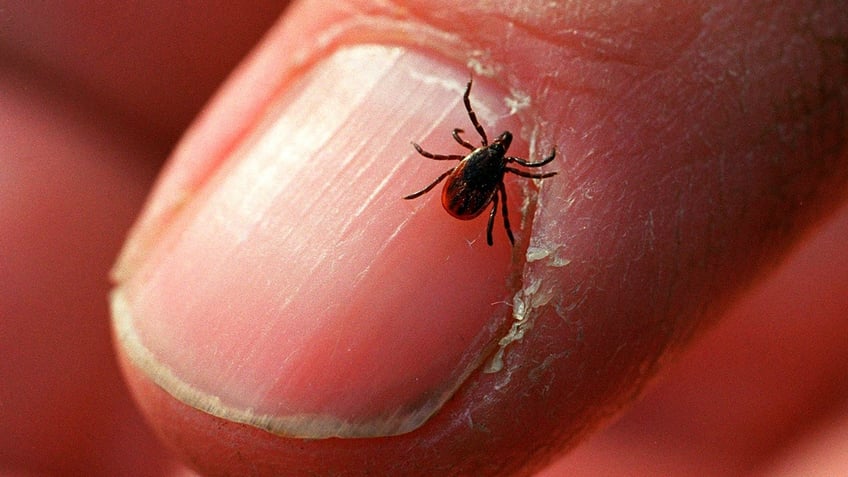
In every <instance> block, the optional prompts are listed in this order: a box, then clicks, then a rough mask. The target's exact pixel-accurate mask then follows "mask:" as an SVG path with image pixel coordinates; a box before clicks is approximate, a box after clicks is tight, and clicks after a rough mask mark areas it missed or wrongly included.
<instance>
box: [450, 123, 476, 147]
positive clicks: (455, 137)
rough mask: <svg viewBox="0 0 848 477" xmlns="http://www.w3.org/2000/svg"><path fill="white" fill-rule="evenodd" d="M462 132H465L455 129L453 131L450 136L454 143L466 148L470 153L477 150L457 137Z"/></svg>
mask: <svg viewBox="0 0 848 477" xmlns="http://www.w3.org/2000/svg"><path fill="white" fill-rule="evenodd" d="M464 132H465V131H463V130H462V129H459V128H456V129H454V130H453V134H451V135H452V136H453V138H454V139H456V142H458V143H460V144H462V145H463V146H465V147H467V148H468V149H471V150H472V151H473V150H474V149H477V148H476V147H474V144H471V143H470V142H468V141H466V140H465V139H462V138H461V137H459V135H460V134H461V133H464Z"/></svg>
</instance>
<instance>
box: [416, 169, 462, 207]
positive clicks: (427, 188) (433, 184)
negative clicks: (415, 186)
mask: <svg viewBox="0 0 848 477" xmlns="http://www.w3.org/2000/svg"><path fill="white" fill-rule="evenodd" d="M454 169H456V168H455V167H452V168H450V169H449V170H447V171H445V173H444V174H442V175H440V176H439V177H437V178H436V180H434V181H433V183H432V184H430V185H428V186H427V187H425V188H423V189H421V190H419V191H418V192H416V193H414V194H409V195H408V196H406V197H404V199H406V200H409V199H414V198H416V197H421V196H422V195H424V194H426V193H427V192H430V191H431V190H433V187H436V184H438V183H439V182H442V181H443V180H445V177H447V176H448V174H450V173H451V172H453V170H454Z"/></svg>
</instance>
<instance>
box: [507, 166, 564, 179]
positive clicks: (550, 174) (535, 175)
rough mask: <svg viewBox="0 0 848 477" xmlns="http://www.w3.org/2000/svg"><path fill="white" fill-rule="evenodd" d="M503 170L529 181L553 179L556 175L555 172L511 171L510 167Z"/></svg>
mask: <svg viewBox="0 0 848 477" xmlns="http://www.w3.org/2000/svg"><path fill="white" fill-rule="evenodd" d="M504 170H506V171H507V172H512V173H513V174H516V175H519V176H521V177H529V178H530V179H544V178H546V177H553V176H555V175H557V173H556V172H545V173H541V172H538V173H533V172H527V171H522V170H521V169H513V168H512V167H505V168H504Z"/></svg>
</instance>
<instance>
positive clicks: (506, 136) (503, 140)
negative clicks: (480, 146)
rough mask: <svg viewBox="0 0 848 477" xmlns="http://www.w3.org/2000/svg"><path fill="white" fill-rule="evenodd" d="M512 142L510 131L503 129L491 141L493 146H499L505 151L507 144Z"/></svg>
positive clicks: (507, 147)
mask: <svg viewBox="0 0 848 477" xmlns="http://www.w3.org/2000/svg"><path fill="white" fill-rule="evenodd" d="M511 143H512V133H511V132H509V131H504V132H502V133H501V135H500V136H498V138H497V139H495V141H494V142H492V146H493V147H497V146H500V148H501V149H503V152H504V153H506V151H507V149H509V145H510V144H511Z"/></svg>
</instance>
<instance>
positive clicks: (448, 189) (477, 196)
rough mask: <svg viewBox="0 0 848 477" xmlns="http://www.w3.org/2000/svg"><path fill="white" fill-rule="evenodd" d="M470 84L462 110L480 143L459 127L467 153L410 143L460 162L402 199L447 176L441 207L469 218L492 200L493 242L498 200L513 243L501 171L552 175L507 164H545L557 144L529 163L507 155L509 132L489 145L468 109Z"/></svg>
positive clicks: (489, 233)
mask: <svg viewBox="0 0 848 477" xmlns="http://www.w3.org/2000/svg"><path fill="white" fill-rule="evenodd" d="M471 83H472V80H469V81H468V86H467V87H466V88H465V95H463V97H462V99H463V101H464V102H465V110H466V111H468V117H469V118H470V119H471V124H473V125H474V128H475V129H477V133H478V134H480V138H481V139H482V145H481V146H480V147H477V148H475V147H474V145H473V144H471V143H469V142H468V141H466V140H465V139H463V138H462V137H460V134H462V133H464V132H465V131H463V130H462V129H459V128H456V129H454V130H453V133H452V136H453V138H454V139H455V140H456V142H458V143H459V144H461V145H462V146H464V147H466V148H468V149H469V150H471V153H470V154H468V155H467V156H463V155H460V154H449V155H443V154H433V153H430V152H427V151H425V150H424V149H421V146H419V145H418V144H415V143H414V142H413V143H412V146H413V147H414V148H415V150H416V151H418V154H421V155H422V156H424V157H426V158H429V159H435V160H437V161H459V164H457V165H456V166H455V167H452V168H450V169H449V170H447V171H446V172H444V173H443V174H442V175H440V176H439V177H437V178H436V180H435V181H433V182H432V183H431V184H430V185H428V186H427V187H425V188H423V189H421V190H420V191H418V192H416V193H414V194H410V195H408V196H406V197H404V199H407V200H409V199H415V198H416V197H420V196H422V195H424V194H426V193H427V192H430V190H432V189H433V188H434V187H436V185H437V184H438V183H439V182H442V181H443V180H444V179H445V178H447V181H446V182H445V187H444V189H443V190H442V206H443V207H444V208H445V210H447V211H448V213H449V214H451V215H452V216H454V217H456V218H457V219H460V220H470V219H473V218H475V217H477V216H478V215H480V214H481V213H483V210H484V209H485V208H486V206H488V205H489V203H492V212H491V213H490V214H489V225H488V228H487V229H486V242H488V244H489V245H492V227H493V225H494V223H495V215H496V212H497V209H498V201H499V200H500V201H501V204H502V206H501V210H502V214H503V223H504V228H505V229H506V235H507V236H508V237H509V241H510V243H512V244H513V245H515V238H513V236H512V229H511V228H510V226H509V212H508V211H507V205H506V187H504V182H503V178H504V174H506V173H507V172H511V173H513V174H516V175H519V176H521V177H529V178H531V179H544V178H546V177H552V176H555V175H556V172H545V173H532V172H527V171H522V170H520V169H515V168H513V167H510V166H509V164H510V163H513V162H514V163H516V164H518V165H520V166H524V167H541V166H544V165H545V164H547V163H549V162H551V161H553V160H554V157H556V147H554V148H553V150H552V151H551V155H550V156H548V157H546V158H545V159H543V160H542V161H539V162H528V161H526V160H524V159H521V158H519V157H511V156H507V155H506V151H507V150H508V149H509V145H510V143H511V142H512V133H511V132H509V131H504V132H502V133H501V135H500V136H498V137H497V139H495V140H494V141H492V143H491V144H489V140H488V139H487V138H486V131H484V130H483V126H481V125H480V123H479V122H478V121H477V115H476V114H475V113H474V110H473V109H471V102H470V101H469V100H468V94H469V93H470V92H471Z"/></svg>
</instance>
